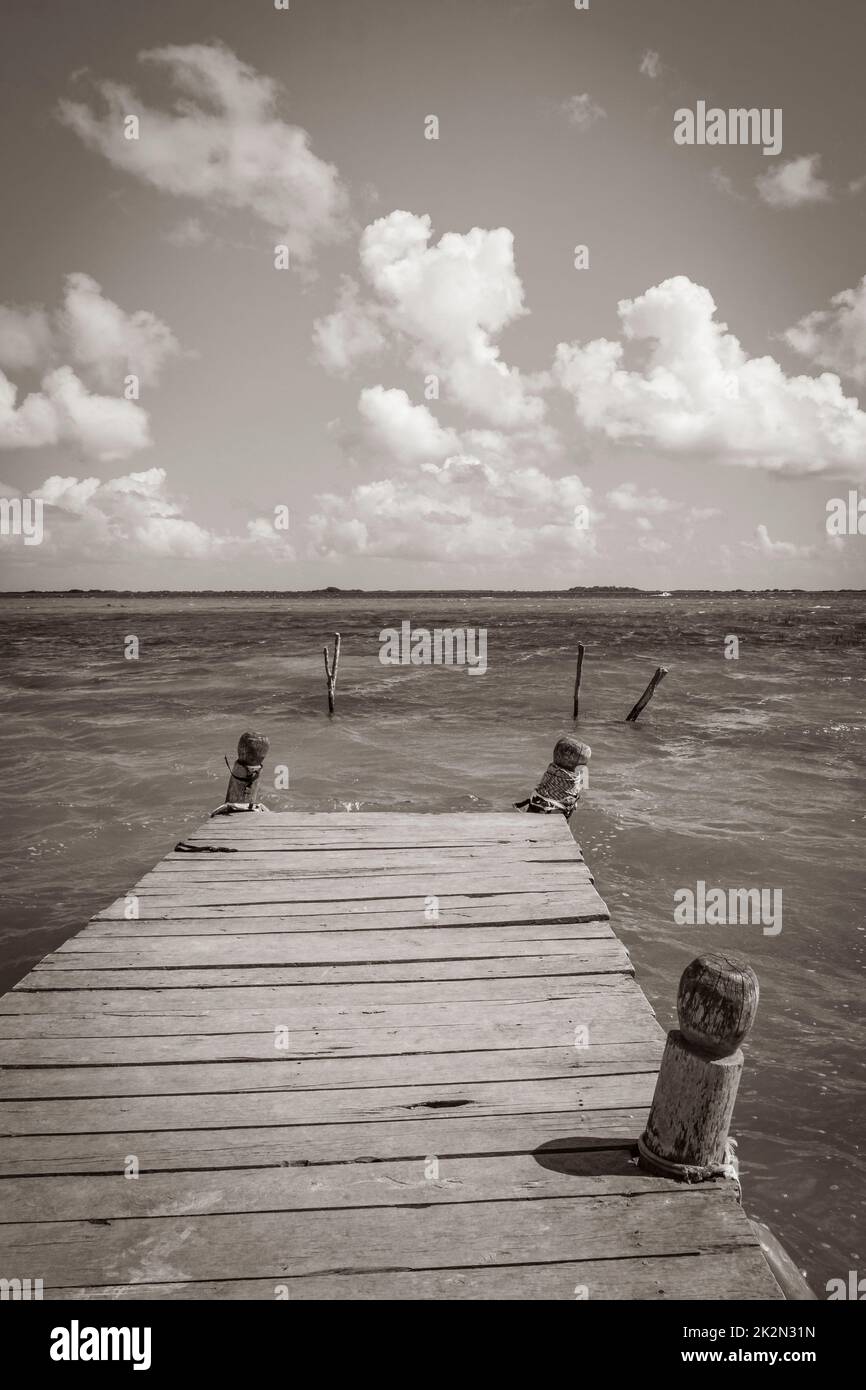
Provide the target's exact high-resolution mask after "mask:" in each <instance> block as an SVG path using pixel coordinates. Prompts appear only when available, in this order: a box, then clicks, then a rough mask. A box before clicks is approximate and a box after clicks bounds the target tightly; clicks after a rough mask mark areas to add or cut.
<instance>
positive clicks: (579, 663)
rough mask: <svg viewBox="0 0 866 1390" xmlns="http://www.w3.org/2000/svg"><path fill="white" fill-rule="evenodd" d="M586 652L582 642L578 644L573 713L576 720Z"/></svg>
mask: <svg viewBox="0 0 866 1390" xmlns="http://www.w3.org/2000/svg"><path fill="white" fill-rule="evenodd" d="M585 651H586V647H585V646H584V645H583V643H582V642H578V644H577V671H576V673H575V677H574V712H573V717H574V718H575V719H576V718H577V716H578V709H579V706H580V677H581V674H582V672H583V654H584V652H585Z"/></svg>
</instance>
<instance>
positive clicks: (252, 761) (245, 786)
mask: <svg viewBox="0 0 866 1390" xmlns="http://www.w3.org/2000/svg"><path fill="white" fill-rule="evenodd" d="M270 746H271V744H270V739H268V738H267V736H266V735H265V734H254V733H250V732H247V733H243V734H241V736H240V738H239V739H238V756H237V759H236V761H235V764H234V767H232V768H230V776H229V784H228V786H227V787H226V795H225V801H224V802H223V804H222V806H220V807H218V808H217V810H219V811H224V810H228V809H229V808H234V809H235V810H250V811H251V810H252V809H253V807H254V806H256V805H257V802H256V792H257V790H258V786H259V778H260V776H261V773H262V766H263V764H264V761H265V757H266V755H267V751H268V749H269V748H270ZM228 765H229V761H228V758H226V766H227V767H228ZM212 814H214V815H216V812H213V813H212Z"/></svg>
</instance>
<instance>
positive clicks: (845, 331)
mask: <svg viewBox="0 0 866 1390" xmlns="http://www.w3.org/2000/svg"><path fill="white" fill-rule="evenodd" d="M830 304H831V305H832V307H831V308H830V309H816V310H815V311H814V312H813V313H811V314H806V315H805V316H804V317H803V318H801V319H800V321H799V323H795V324H794V327H793V328H789V329H788V330H787V331H786V332H785V333H784V334H783V335H782V336H783V337H784V339H785V342H786V343H787V344H788V346H789V347H792V348H793V349H794V351H795V352H799V353H800V354H801V356H803V357H808V358H810V360H811V361H813V362H814V363H816V365H817V366H819V367H829V368H830V369H831V370H832V371H834V372H841V373H842V375H843V376H848V377H851V379H852V381H856V382H859V383H860V384H861V385H862V384H863V383H864V382H866V275H864V276H863V279H862V280H861V281H860V283H859V285H857V286H856V287H855V288H854V289H853V290H841V291H840V293H839V294H836V295H834V296H833V298H832V299H831V300H830Z"/></svg>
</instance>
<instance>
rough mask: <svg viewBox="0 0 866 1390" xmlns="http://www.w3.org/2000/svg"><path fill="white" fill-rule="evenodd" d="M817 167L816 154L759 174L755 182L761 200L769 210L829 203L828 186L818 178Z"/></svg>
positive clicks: (777, 165) (792, 160)
mask: <svg viewBox="0 0 866 1390" xmlns="http://www.w3.org/2000/svg"><path fill="white" fill-rule="evenodd" d="M820 163H821V156H820V155H819V154H807V155H802V156H801V157H800V158H799V159H788V160H783V161H782V163H781V164H774V165H773V166H772V168H771V169H769V170H768V171H767V173H766V174H759V175H758V177H757V178H756V179H755V186H756V188H757V190H758V194H759V196H760V198H761V199H762V201H763V202H765V203H767V204H768V205H769V206H770V207H771V208H796V207H800V206H801V205H802V204H803V203H826V202H828V201H829V198H830V185H829V184H828V183H826V182H825V180H824V179H822V178H819V177H818V167H819V165H820Z"/></svg>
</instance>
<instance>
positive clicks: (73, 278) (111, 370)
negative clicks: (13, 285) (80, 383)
mask: <svg viewBox="0 0 866 1390" xmlns="http://www.w3.org/2000/svg"><path fill="white" fill-rule="evenodd" d="M57 327H58V330H59V335H60V342H61V345H62V346H65V349H66V351H68V353H69V356H70V358H71V360H72V362H74V363H75V365H76V367H79V368H82V369H83V370H84V372H85V373H89V375H90V377H91V378H92V379H94V380H95V381H96V383H97V384H98V385H100V386H103V387H105V388H107V389H110V388H111V387H112V386H114V387H115V388H116V389H118V390H119V389H121V388H122V386H123V378H124V376H125V375H126V374H127V373H129V372H134V373H135V375H136V376H138V377H139V379H140V381H141V384H142V385H143V386H153V385H154V384H155V383H156V381H157V379H158V377H159V373H160V371H161V369H162V367H163V365H164V364H165V362H166V361H168V360H169V358H171V357H174V356H176V355H177V354H178V353H179V352H180V347H179V345H178V342H177V339H176V338H175V336H174V334H173V333H172V331H171V329H170V328H169V327H168V326H167V325H166V324H164V323H163V322H162V320H161V319H158V318H157V317H156V315H155V314H152V313H150V311H149V310H147V309H137V310H136V311H135V313H132V314H127V313H126V312H125V311H124V310H123V309H121V308H120V307H119V306H118V305H117V304H115V303H114V301H113V300H111V299H106V297H105V295H103V293H102V290H101V288H100V286H99V285H98V284H97V283H96V281H95V280H93V279H91V277H90V276H89V275H82V274H80V273H77V274H73V275H68V276H67V277H66V292H65V295H64V301H63V308H62V310H61V311H60V313H59V314H58V316H57Z"/></svg>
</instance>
